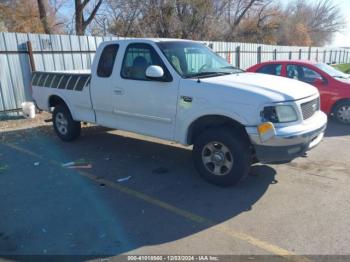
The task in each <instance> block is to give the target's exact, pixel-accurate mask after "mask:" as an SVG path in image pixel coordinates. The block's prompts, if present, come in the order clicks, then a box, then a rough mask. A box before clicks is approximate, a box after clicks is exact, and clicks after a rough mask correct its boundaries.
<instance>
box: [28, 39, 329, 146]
mask: <svg viewBox="0 0 350 262" xmlns="http://www.w3.org/2000/svg"><path fill="white" fill-rule="evenodd" d="M159 41H165V42H166V41H169V40H159V39H130V40H120V41H109V42H104V43H102V44H101V45H100V46H99V48H98V50H97V52H96V55H95V59H94V62H93V64H92V68H91V72H90V71H89V70H87V71H86V70H84V71H74V72H72V71H71V72H70V71H66V72H55V74H56V73H62V74H66V75H68V76H69V77H73V76H74V75H76V74H85V75H87V74H88V75H87V76H88V77H89V80H88V81H87V82H86V84H85V85H84V87H83V88H82V90H79V91H77V90H75V89H72V87H71V86H69V83H68V84H67V86H66V87H65V88H62V89H60V88H52V87H51V88H50V87H48V84H47V83H46V84H43V85H42V86H39V83H38V82H36V81H35V80H34V79H33V98H34V100H35V102H36V104H37V106H38V107H39V108H41V109H43V110H46V111H49V110H50V106H49V101H50V97H52V96H58V97H59V98H61V99H62V100H64V102H65V103H66V105H67V106H68V108H69V110H70V112H71V114H72V116H73V118H74V120H76V121H85V122H91V123H96V124H99V125H102V126H106V127H110V128H116V129H121V130H126V131H131V132H135V133H140V134H144V135H149V136H154V137H159V138H162V139H167V140H172V141H176V142H179V143H182V144H184V145H186V144H188V131H189V128H190V126H191V124H192V123H193V122H194V121H196V120H197V119H199V118H201V117H203V116H209V115H211V116H212V115H216V116H225V117H227V118H230V119H232V120H234V121H236V122H238V123H240V124H241V125H242V126H244V127H245V128H246V130H247V133H248V135H249V136H250V138H251V141H252V143H260V144H262V142H261V141H260V142H259V138H258V137H257V126H258V125H259V124H261V122H262V120H261V111H262V110H263V109H264V106H266V105H278V104H284V105H292V106H293V107H294V108H295V110H296V112H297V114H298V120H296V121H294V122H292V123H281V124H278V123H277V124H275V127H276V129H277V135H278V134H279V133H281V134H282V136H287V135H288V134H290V135H291V136H292V135H293V134H295V133H298V134H299V133H300V132H302V131H303V132H311V131H312V130H320V129H323V130H324V128H325V125H326V122H327V120H326V117H325V115H324V114H323V113H322V112H320V111H319V112H317V113H315V115H314V116H312V117H311V118H310V119H307V120H303V116H302V110H301V104H303V103H306V102H308V101H313V100H315V99H318V97H319V94H318V91H317V89H316V88H314V87H313V86H311V85H308V84H305V83H302V82H300V81H296V80H291V79H287V78H282V77H276V76H270V75H263V74H255V73H235V74H230V75H222V76H216V77H208V78H201V79H200V80H197V79H196V78H183V77H181V75H179V73H178V72H177V70H175V68H174V66H172V64H170V62H169V61H168V59H167V58H166V57H165V55H164V54H163V52H162V51H161V49H160V48H159V46H158V45H157V42H159ZM171 41H175V40H171ZM132 43H142V44H149V45H151V46H152V47H153V48H154V50H155V51H156V52H157V54H158V56H159V57H160V59H161V60H162V62H163V63H164V66H165V69H167V70H168V71H169V73H170V75H171V77H172V81H168V82H164V81H140V80H133V79H126V78H124V77H122V76H121V67H122V63H123V60H124V59H125V57H124V54H125V52H126V49H127V47H128V46H129V44H132ZM111 44H118V45H119V48H118V51H117V54H116V59H115V63H114V65H113V70H112V74H111V75H110V77H99V76H98V75H97V73H96V72H97V70H98V66H99V59H100V57H101V53H102V51H103V50H104V48H105V47H106V46H108V45H111ZM40 73H41V72H36V73H35V74H38V75H40ZM35 84H37V85H35ZM69 89H71V90H69ZM188 99H189V100H188ZM186 100H187V101H186ZM323 130H322V132H323ZM290 141H292V140H290ZM267 144H268V143H267ZM281 144H283V142H282V143H281ZM274 146H278V145H276V144H275V145H274Z"/></svg>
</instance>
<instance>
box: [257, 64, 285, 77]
mask: <svg viewBox="0 0 350 262" xmlns="http://www.w3.org/2000/svg"><path fill="white" fill-rule="evenodd" d="M281 71H282V65H281V64H269V65H265V66H262V67H260V68H259V69H258V70H257V71H256V72H257V73H262V74H268V75H276V76H280V75H281Z"/></svg>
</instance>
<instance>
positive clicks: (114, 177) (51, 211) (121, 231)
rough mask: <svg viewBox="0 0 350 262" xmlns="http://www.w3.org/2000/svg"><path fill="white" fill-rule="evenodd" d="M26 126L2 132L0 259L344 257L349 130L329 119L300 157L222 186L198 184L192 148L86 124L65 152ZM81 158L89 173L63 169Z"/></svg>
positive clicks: (349, 221) (347, 251)
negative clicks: (322, 132) (315, 144)
mask: <svg viewBox="0 0 350 262" xmlns="http://www.w3.org/2000/svg"><path fill="white" fill-rule="evenodd" d="M26 121H27V120H26ZM23 122H24V126H25V123H26V122H25V121H23ZM27 126H30V128H27V129H22V127H17V126H11V125H9V126H7V127H6V128H2V130H1V131H2V132H1V134H0V141H1V144H0V210H1V219H0V258H1V257H3V258H6V257H7V256H8V255H14V254H16V255H18V254H20V255H21V254H24V255H28V254H29V255H38V254H52V255H58V254H61V255H93V256H95V257H96V258H110V257H113V256H115V255H118V254H142V255H145V254H152V255H157V254H207V255H209V254H212V255H219V254H220V255H259V254H272V255H282V256H285V255H287V256H288V255H293V254H297V255H305V256H309V255H350V245H349V243H350V190H349V182H350V162H349V156H350V127H348V126H342V125H338V124H336V123H334V122H332V121H331V122H330V124H329V127H328V129H327V133H326V137H325V139H324V141H323V142H322V144H321V145H319V146H318V147H317V148H315V149H314V150H313V151H311V152H310V153H309V154H308V157H306V158H299V159H297V160H295V161H293V162H291V163H289V164H285V165H260V164H258V165H254V166H253V167H252V169H251V172H250V174H249V175H248V176H247V177H246V178H245V179H244V180H243V181H241V182H240V183H239V184H238V185H237V186H235V187H230V188H220V187H217V186H213V185H211V184H208V183H206V182H205V181H203V180H202V179H201V178H200V177H199V175H198V174H197V173H196V172H195V170H194V168H193V165H192V161H191V149H190V148H184V147H181V146H178V145H174V144H172V143H168V142H165V141H162V140H158V139H153V138H149V137H143V136H139V135H132V134H129V133H126V132H121V131H114V130H109V129H105V128H100V127H94V126H88V127H86V128H84V129H83V132H82V134H83V135H82V137H81V138H80V139H78V140H77V141H75V142H72V143H64V142H62V141H60V140H59V139H58V138H57V137H56V136H55V134H54V132H53V129H52V127H51V126H50V125H47V124H44V125H43V124H42V123H41V122H39V123H32V122H31V123H30V125H27ZM78 159H85V161H86V162H87V163H89V164H91V168H87V169H68V168H63V167H62V166H61V164H62V163H66V162H70V161H75V160H78ZM1 167H2V168H1ZM129 176H131V178H130V179H129V180H126V181H124V182H118V179H121V178H126V177H129ZM298 259H300V257H298ZM301 259H303V258H301ZM302 261H304V260H302Z"/></svg>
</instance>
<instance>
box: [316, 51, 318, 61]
mask: <svg viewBox="0 0 350 262" xmlns="http://www.w3.org/2000/svg"><path fill="white" fill-rule="evenodd" d="M316 62H318V48H317V49H316Z"/></svg>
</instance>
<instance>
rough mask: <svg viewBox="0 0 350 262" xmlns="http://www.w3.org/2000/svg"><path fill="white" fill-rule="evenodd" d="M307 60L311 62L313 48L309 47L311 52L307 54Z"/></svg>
mask: <svg viewBox="0 0 350 262" xmlns="http://www.w3.org/2000/svg"><path fill="white" fill-rule="evenodd" d="M307 60H311V46H309V50H308V52H307Z"/></svg>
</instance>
